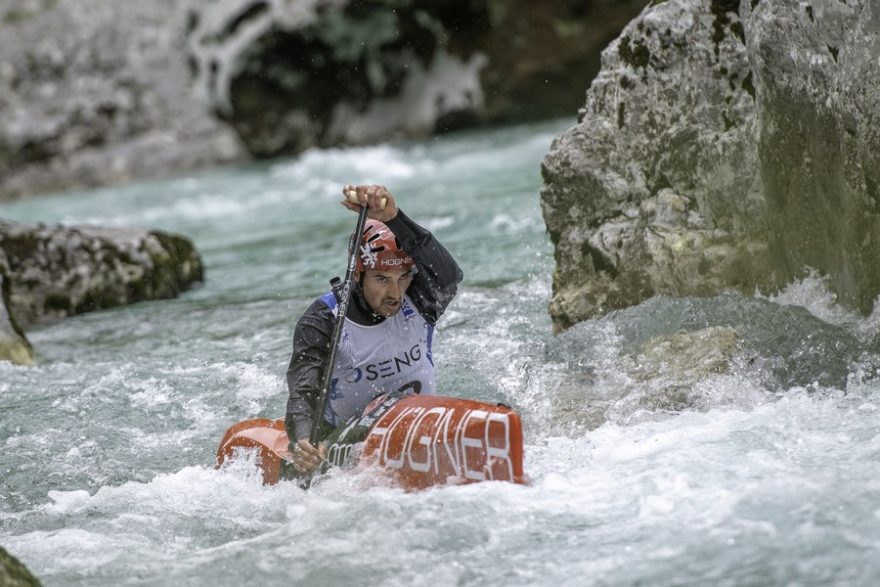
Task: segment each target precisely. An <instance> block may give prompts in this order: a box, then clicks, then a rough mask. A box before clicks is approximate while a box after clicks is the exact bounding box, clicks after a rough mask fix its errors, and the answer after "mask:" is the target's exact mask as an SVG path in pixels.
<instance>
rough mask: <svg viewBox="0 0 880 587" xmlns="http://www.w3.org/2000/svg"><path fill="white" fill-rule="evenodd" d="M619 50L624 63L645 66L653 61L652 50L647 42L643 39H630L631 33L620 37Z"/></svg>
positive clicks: (636, 66) (637, 66)
mask: <svg viewBox="0 0 880 587" xmlns="http://www.w3.org/2000/svg"><path fill="white" fill-rule="evenodd" d="M617 51H618V53H620V58H621V59H622V60H623V62H624V63H628V64H629V65H631V66H633V67H635V68H639V67H641V68H645V67H647V66H648V63H650V61H651V51H650V50H649V49H648V46H647V45H645V42H644V41H642V40H641V39H635V40H633V39H630V37H629V35H625V36H623V37H621V38H620V43H619V44H618V46H617Z"/></svg>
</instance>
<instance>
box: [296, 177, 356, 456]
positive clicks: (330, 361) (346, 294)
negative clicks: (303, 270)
mask: <svg viewBox="0 0 880 587" xmlns="http://www.w3.org/2000/svg"><path fill="white" fill-rule="evenodd" d="M346 196H347V198H348V200H349V201H351V200H352V196H353V193H352V192H349V193H348V194H346ZM354 201H355V202H357V201H358V200H357V196H354ZM367 211H368V208H367V206H361V209H360V211H359V212H358V219H357V225H356V226H355V229H354V232H353V233H352V234H351V240H350V241H349V243H348V267H347V268H346V270H345V281H344V282H343V284H342V291H341V292H340V294H339V299H338V300H337V309H336V324H335V325H334V327H333V336H332V337H331V338H330V354H329V355H328V356H327V366H326V367H325V368H324V381H323V382H322V383H321V397H320V398H319V399H318V406H317V408H316V409H315V419H314V421H312V433H311V434H310V435H309V442H310V443H311V444H312V446H315V447H316V446H318V440H319V437H318V434H319V432H320V429H321V423H322V420H323V419H324V411H325V410H326V409H327V397H328V396H329V395H330V378H331V377H332V376H333V365H334V363H335V362H336V349H337V347H338V346H339V339H340V337H341V336H342V326H343V324H345V313H346V311H347V310H348V301H349V299H351V288H352V284H353V283H354V268H355V265H356V263H357V253H358V245H359V244H360V241H361V234H363V232H364V224H366V222H367Z"/></svg>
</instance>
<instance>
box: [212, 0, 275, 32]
mask: <svg viewBox="0 0 880 587" xmlns="http://www.w3.org/2000/svg"><path fill="white" fill-rule="evenodd" d="M268 10H269V5H268V4H267V3H266V2H256V3H254V4H251V5H250V6H248V7H247V8H246V9H245V10H242V11H241V13H240V14H239V15H238V16H236V17H235V18H233V19H232V20H230V21H229V22H228V23H226V26H225V27H223V30H222V32H221V33H220V36H221V38H220V39H219V40H225V39H228V38H229V37H231V36H233V35H235V33H236V32H237V31H238V29H239V28H241V26H242V25H244V24H246V23H248V22H250V21H252V20H254V19H255V18H257V17H259V16H260V15H262V14H264V13H265V12H266V11H268Z"/></svg>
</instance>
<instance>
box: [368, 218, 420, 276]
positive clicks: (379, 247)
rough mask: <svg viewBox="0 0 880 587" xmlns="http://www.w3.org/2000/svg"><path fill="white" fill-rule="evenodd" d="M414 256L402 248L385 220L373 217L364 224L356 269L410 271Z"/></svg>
mask: <svg viewBox="0 0 880 587" xmlns="http://www.w3.org/2000/svg"><path fill="white" fill-rule="evenodd" d="M413 264H414V263H413V260H412V257H410V256H409V255H407V254H406V252H405V251H404V250H403V249H401V248H400V243H398V242H397V237H395V236H394V233H393V232H391V229H390V228H388V227H387V226H386V225H385V223H384V222H379V221H378V220H374V219H372V218H369V219H367V222H366V224H364V233H363V235H362V237H361V244H360V249H359V254H358V258H357V266H356V267H355V270H356V271H363V270H364V269H377V270H380V271H387V270H389V269H403V270H405V271H408V270H409V269H411V268H412V266H413Z"/></svg>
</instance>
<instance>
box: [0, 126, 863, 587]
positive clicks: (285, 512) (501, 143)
mask: <svg viewBox="0 0 880 587" xmlns="http://www.w3.org/2000/svg"><path fill="white" fill-rule="evenodd" d="M567 124H568V123H567V122H555V123H544V124H537V125H527V126H519V127H515V128H507V129H501V130H488V131H480V132H468V133H463V134H455V135H446V136H443V137H441V138H437V139H432V140H430V141H425V142H417V143H406V144H389V145H382V146H377V147H369V148H356V149H349V150H328V151H312V152H307V153H305V154H304V155H302V156H300V157H299V158H297V159H293V160H289V161H280V162H275V163H273V164H268V165H255V166H249V167H243V168H236V169H228V170H218V171H215V172H212V173H207V174H203V175H198V176H192V177H187V178H181V179H177V180H173V181H166V182H160V183H140V184H136V185H131V186H128V187H124V188H111V189H104V190H98V191H92V192H86V193H76V194H66V195H63V196H58V197H49V198H42V199H35V200H30V201H24V202H19V203H15V204H8V205H4V206H0V216H2V217H6V218H10V219H13V220H22V221H44V222H64V223H85V222H89V223H98V224H104V225H135V226H139V227H146V228H159V229H164V230H169V231H175V232H180V233H182V234H185V235H187V236H189V237H190V238H191V239H192V240H193V241H194V242H195V244H196V246H197V248H198V249H199V250H200V251H201V253H202V255H203V259H204V262H205V266H206V277H207V281H206V283H205V284H204V285H203V286H201V287H200V288H197V289H196V290H194V291H191V292H188V293H186V294H185V295H183V296H182V297H181V298H179V299H176V300H172V301H163V302H152V303H142V304H137V305H134V306H130V307H126V308H121V309H117V310H111V311H103V312H98V313H94V314H88V315H83V316H80V317H76V318H71V319H67V320H64V321H62V322H58V323H55V324H50V325H45V326H42V327H40V328H37V329H32V330H31V331H29V332H28V337H29V338H30V340H31V342H32V343H33V345H34V347H35V349H36V350H37V353H38V357H39V365H38V366H37V367H13V366H11V365H9V364H0V414H2V420H0V475H2V482H0V488H2V492H0V544H2V545H3V546H4V547H5V548H6V549H7V550H8V551H9V552H10V553H12V554H14V555H15V556H17V557H18V558H19V559H20V560H21V561H22V562H24V563H25V564H26V565H27V566H28V567H29V568H30V569H31V571H33V572H34V574H36V575H37V576H38V577H40V579H41V580H42V581H43V582H44V584H45V585H66V586H71V585H89V586H95V585H114V586H115V585H124V584H131V585H243V584H260V585H267V586H268V585H293V584H305V585H318V584H320V585H349V584H374V585H378V584H382V585H413V584H415V585H450V584H458V585H554V586H555V585H698V584H710V583H712V584H718V585H774V584H775V585H782V584H791V585H828V584H834V585H870V584H875V583H876V582H877V581H878V579H880V562H878V561H880V557H878V556H877V555H878V551H880V423H878V422H880V419H878V409H880V344H878V339H880V336H878V331H880V316H878V315H877V312H875V315H874V316H873V317H871V318H868V319H864V318H861V317H859V316H856V315H854V314H851V313H849V312H847V311H846V310H845V309H843V308H841V307H840V306H838V305H836V304H835V302H834V299H833V296H832V295H831V294H830V293H828V291H827V289H826V288H825V287H824V284H823V282H822V280H821V279H820V278H818V277H816V276H811V275H809V274H806V275H805V277H804V279H803V280H802V281H800V282H798V283H794V284H791V285H790V286H789V287H788V289H787V290H785V291H784V292H782V293H779V294H776V295H773V296H766V295H761V294H758V295H756V296H755V297H754V298H746V297H743V296H741V295H739V294H732V293H731V294H724V295H720V296H717V297H714V298H687V299H670V298H660V297H658V298H653V299H651V300H649V301H647V302H645V303H644V304H642V305H640V306H637V307H633V308H629V309H627V310H624V311H620V312H616V313H614V314H611V315H608V316H606V317H604V318H602V319H599V320H592V321H587V322H583V323H581V324H578V325H576V326H575V327H573V328H571V329H570V330H568V331H566V332H564V333H563V334H560V335H556V336H554V335H552V334H551V324H550V320H549V317H548V315H547V310H546V306H547V302H548V299H549V295H550V282H551V278H552V271H553V266H554V261H553V251H552V248H551V245H550V243H549V241H548V237H547V235H546V233H545V230H544V224H543V221H542V218H541V212H540V205H539V197H538V192H539V189H540V186H541V177H540V161H541V158H542V157H543V155H544V154H545V153H546V152H547V149H548V147H549V145H550V141H551V140H552V138H553V136H554V135H555V134H556V133H558V132H560V131H561V130H562V129H563V128H565V126H566V125H567ZM368 182H369V183H384V184H386V185H388V186H389V188H390V189H391V190H392V192H394V194H395V195H396V197H397V199H398V202H399V204H400V206H401V208H402V209H404V210H405V211H406V212H407V214H409V215H410V216H411V217H413V218H414V219H417V220H418V221H419V222H421V223H422V224H423V225H425V226H426V227H427V228H429V229H430V230H432V231H433V232H435V233H436V234H437V235H438V236H439V237H440V239H441V240H442V241H443V243H444V244H446V245H447V247H448V248H449V249H450V250H451V251H452V252H453V254H454V255H455V256H456V258H457V259H458V260H459V262H460V264H461V266H462V268H463V270H464V273H465V281H464V283H463V285H462V288H461V290H460V293H459V296H458V297H457V298H456V300H455V301H454V302H453V304H452V306H451V307H450V309H449V311H448V312H447V314H446V315H445V316H444V317H443V319H442V320H441V322H440V327H439V329H438V332H437V336H436V339H435V343H434V349H435V359H436V361H437V365H438V388H439V389H440V390H442V392H443V393H444V394H447V395H460V396H464V397H468V398H473V399H479V400H484V401H492V402H495V401H502V402H505V403H508V404H510V405H512V406H513V407H514V408H515V409H517V410H518V411H519V412H520V413H521V414H522V416H523V420H524V425H525V435H526V472H527V473H528V475H529V476H530V477H531V480H532V482H531V485H529V486H519V485H512V484H507V483H479V484H474V485H468V486H449V487H441V488H435V489H431V490H428V491H424V492H416V493H404V492H403V491H401V490H400V489H397V488H394V487H391V486H389V485H388V484H387V483H384V482H383V480H382V479H381V478H377V477H376V476H375V475H373V474H371V473H369V472H366V473H353V472H346V471H334V472H332V473H331V474H329V475H328V476H327V477H325V478H324V479H322V480H321V481H320V482H318V483H316V484H315V485H314V486H313V487H312V488H311V489H310V490H309V491H303V490H301V489H299V488H298V487H297V486H296V485H295V484H293V483H281V484H279V485H277V486H273V487H263V486H261V484H260V481H259V478H258V477H257V476H256V475H255V474H254V473H253V470H252V467H251V464H250V463H247V462H237V463H233V464H232V466H230V467H228V468H224V469H221V470H215V469H214V468H213V459H214V452H215V450H216V447H217V443H218V442H219V440H220V437H221V435H222V433H223V432H224V431H225V429H226V428H227V427H228V426H229V425H230V424H232V423H233V422H236V421H238V420H242V419H244V418H248V417H255V416H263V417H273V418H274V417H280V416H281V415H282V414H283V411H284V406H285V402H286V398H287V393H286V389H285V385H284V371H285V369H286V367H287V362H288V359H289V353H290V346H291V335H292V330H293V325H294V322H295V320H296V318H297V317H298V316H299V315H300V313H301V312H302V311H303V310H304V309H305V308H306V307H307V305H308V304H309V303H311V301H312V300H313V299H314V298H315V297H317V296H318V295H320V294H322V293H323V292H324V291H326V290H327V288H328V280H329V279H330V278H331V277H333V276H334V275H340V274H342V273H343V272H344V264H345V245H346V241H347V238H348V234H349V232H350V231H351V229H352V227H353V226H354V222H355V215H354V214H351V213H350V212H348V211H346V210H345V209H344V208H343V207H342V206H340V205H339V204H338V203H337V202H338V200H339V199H340V190H341V187H342V185H344V184H346V183H368Z"/></svg>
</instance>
